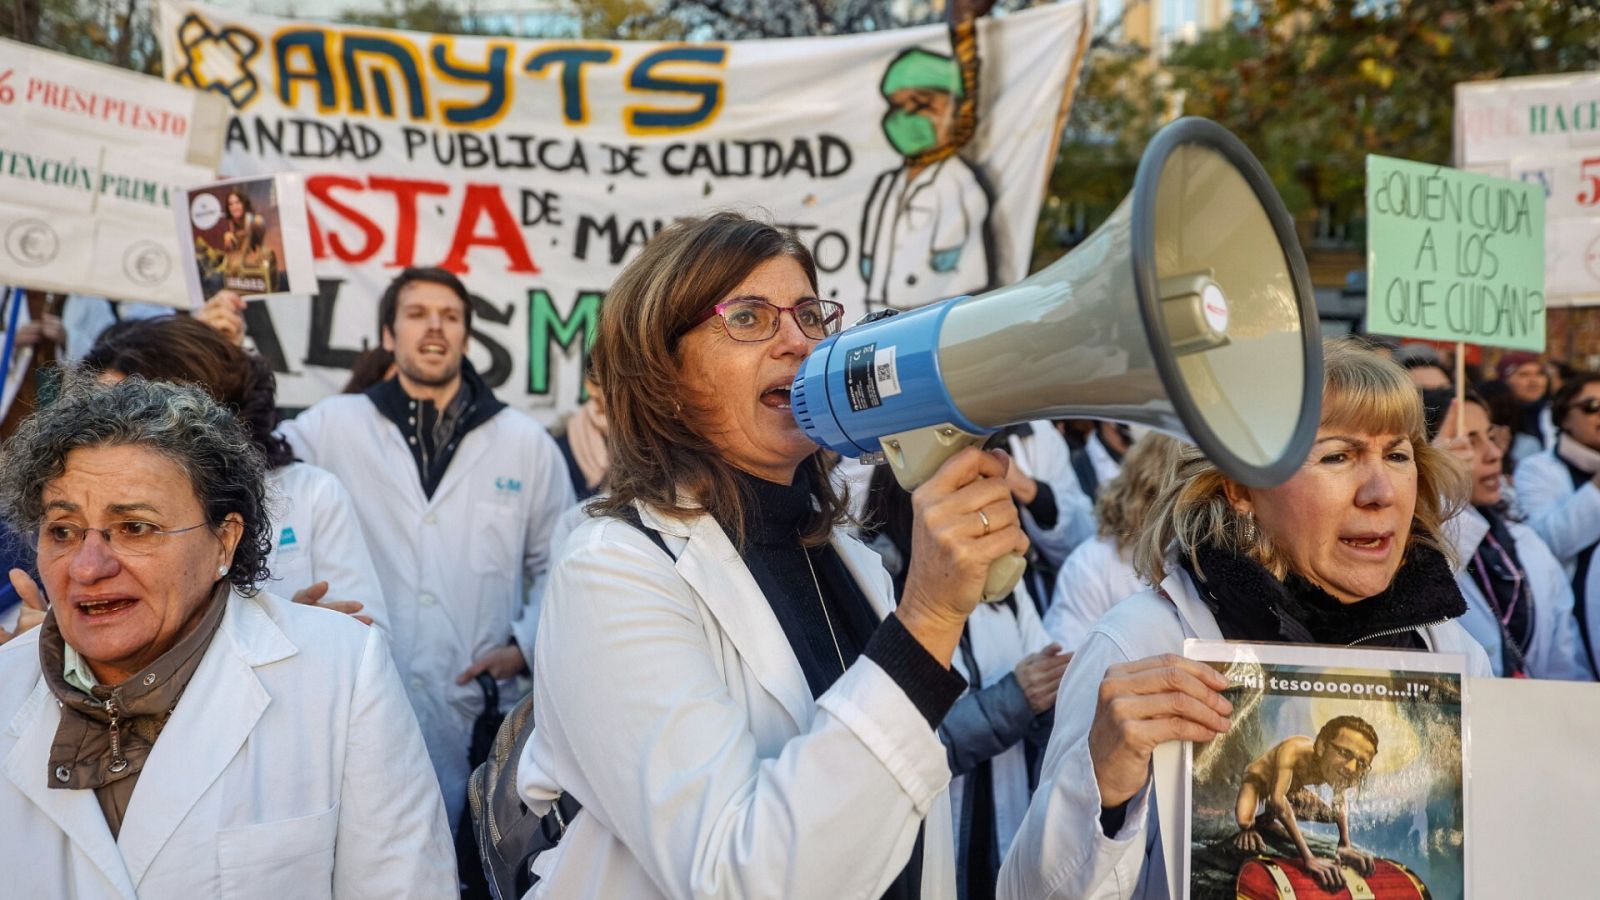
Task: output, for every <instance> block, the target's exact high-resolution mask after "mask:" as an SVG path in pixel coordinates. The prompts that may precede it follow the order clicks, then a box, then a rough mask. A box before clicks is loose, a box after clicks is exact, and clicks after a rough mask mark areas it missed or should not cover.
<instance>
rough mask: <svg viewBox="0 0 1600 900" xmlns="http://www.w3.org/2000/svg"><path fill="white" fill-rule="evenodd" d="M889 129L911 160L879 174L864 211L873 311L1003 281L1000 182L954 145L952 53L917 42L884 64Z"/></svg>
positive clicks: (865, 265) (958, 97)
mask: <svg viewBox="0 0 1600 900" xmlns="http://www.w3.org/2000/svg"><path fill="white" fill-rule="evenodd" d="M881 87H882V92H883V96H884V99H885V100H887V101H888V102H889V112H888V113H887V114H885V115H884V118H883V133H884V137H886V138H888V140H889V143H890V145H892V146H893V147H894V149H895V152H897V153H899V154H900V155H901V156H903V157H905V164H904V165H902V166H900V167H898V168H895V169H890V170H889V171H886V172H883V173H881V174H879V175H878V179H877V181H875V182H873V185H872V192H871V193H870V194H868V196H867V202H866V206H865V207H863V211H862V219H861V277H862V279H863V280H864V281H866V283H867V297H866V301H867V308H868V310H873V309H881V308H883V307H893V308H895V309H910V308H913V307H916V306H921V305H922V304H924V303H931V302H933V301H935V300H939V299H942V298H945V297H956V296H959V295H962V294H976V293H979V292H981V291H986V290H989V289H991V288H993V287H995V286H996V284H997V282H996V276H995V269H994V266H995V249H994V233H993V231H992V229H991V226H990V222H989V210H990V207H991V206H993V202H994V201H993V198H994V190H993V189H992V188H991V187H990V186H989V184H988V182H987V180H986V179H985V178H984V176H983V174H982V173H981V172H980V171H978V170H977V169H975V168H973V166H972V165H971V164H970V163H968V162H967V161H966V160H964V159H962V158H961V157H960V156H959V155H958V154H956V153H955V152H953V151H954V148H950V147H948V144H949V142H950V141H951V136H952V133H953V130H954V127H955V119H956V108H957V106H958V104H959V103H960V102H961V101H962V99H963V97H964V89H963V87H962V85H961V75H960V71H959V69H958V67H957V65H956V61H955V60H953V59H951V58H950V57H948V56H941V55H939V54H937V53H930V52H928V51H927V50H922V49H920V48H914V49H911V50H907V51H906V52H904V53H902V54H900V55H899V56H898V57H896V58H895V60H894V62H892V63H890V64H889V68H888V70H887V71H886V72H884V76H883V84H882V86H881Z"/></svg>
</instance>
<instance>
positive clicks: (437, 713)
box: [283, 269, 574, 826]
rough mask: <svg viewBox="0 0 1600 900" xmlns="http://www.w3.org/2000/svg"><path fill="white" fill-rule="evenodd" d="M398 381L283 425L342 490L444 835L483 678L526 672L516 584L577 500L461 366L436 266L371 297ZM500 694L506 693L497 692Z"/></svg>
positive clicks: (527, 623)
mask: <svg viewBox="0 0 1600 900" xmlns="http://www.w3.org/2000/svg"><path fill="white" fill-rule="evenodd" d="M378 315H379V330H380V333H381V336H382V340H383V346H384V348H385V349H387V350H390V351H391V352H393V353H394V357H395V366H396V369H397V370H398V372H397V374H396V376H395V377H394V378H392V379H389V380H387V381H383V382H380V383H379V384H377V385H375V386H373V387H372V388H370V389H368V390H367V392H366V393H364V394H344V395H340V396H336V397H329V398H327V399H326V400H323V401H321V402H319V403H317V404H316V405H315V406H313V407H311V408H310V409H308V410H306V411H305V412H304V413H302V414H301V415H300V416H299V417H297V418H295V419H293V420H291V421H289V422H286V423H284V425H283V433H284V436H285V437H287V438H288V439H289V442H290V443H291V444H292V445H293V446H294V449H295V452H296V453H297V454H298V455H299V456H300V457H301V458H302V459H304V460H306V461H307V462H310V463H313V464H315V465H318V466H321V467H323V468H325V469H327V470H329V471H331V472H333V473H334V474H335V475H337V476H339V478H340V480H341V481H343V482H344V484H345V486H346V487H347V488H348V489H349V491H350V495H351V497H352V499H353V500H354V502H355V507H356V513H357V515H358V516H359V518H360V520H361V530H362V532H363V533H364V534H365V535H366V539H367V544H368V547H369V548H370V549H371V551H372V559H373V562H374V563H375V564H376V565H377V568H378V577H379V579H380V580H381V581H382V583H383V593H384V596H385V598H386V599H387V601H388V607H389V615H390V618H391V622H392V632H393V647H394V658H395V664H396V665H397V666H398V667H399V669H400V674H401V677H402V679H403V680H404V682H405V686H406V693H407V694H408V695H409V696H410V698H411V705H412V707H413V708H414V709H415V710H416V712H417V719H418V721H419V722H420V723H421V725H422V733H423V737H424V738H425V739H426V741H427V744H428V754H429V756H430V757H432V759H433V765H434V769H435V771H437V773H438V775H439V784H440V787H441V788H443V790H444V796H445V804H446V806H447V808H448V813H449V817H450V822H451V824H452V826H454V825H456V824H457V823H458V822H459V821H460V817H461V811H462V808H463V807H464V805H465V798H466V783H467V776H468V775H469V774H471V773H470V770H469V766H468V761H467V752H468V746H469V743H470V740H471V729H472V722H473V719H474V718H475V717H476V716H477V715H478V714H479V713H480V712H481V711H482V708H483V699H482V698H483V695H482V691H480V689H479V688H478V686H477V685H476V684H475V683H474V682H473V678H474V677H475V676H476V675H477V674H478V673H480V672H487V673H489V674H490V675H492V676H493V677H494V678H495V679H496V680H499V681H507V680H509V679H512V678H514V677H515V676H516V675H517V674H518V673H520V672H522V671H525V670H526V669H527V666H528V660H529V659H530V658H531V656H532V650H533V644H532V639H533V629H534V626H535V620H534V617H533V616H532V615H531V614H530V611H529V609H528V606H527V603H526V591H527V589H528V588H529V587H530V586H531V585H532V584H533V582H534V581H535V579H537V578H538V577H539V576H540V575H541V574H543V572H544V571H545V569H546V568H548V567H549V563H550V560H549V557H548V550H549V547H550V539H551V532H552V530H553V528H554V527H555V524H556V521H557V519H558V517H559V516H560V514H561V511H562V510H564V509H566V508H567V507H568V506H570V505H572V503H573V502H574V501H573V495H572V485H571V484H570V483H569V481H568V479H567V473H566V468H565V466H564V465H563V463H562V461H561V454H560V451H559V450H557V449H556V446H555V442H554V441H552V440H551V439H550V436H549V435H548V434H547V433H546V432H545V430H544V428H543V427H542V426H540V425H539V423H537V422H535V421H533V420H532V419H530V418H528V417H527V416H525V415H523V414H521V413H519V412H517V411H515V410H512V409H510V408H508V407H507V406H506V405H505V404H503V403H501V402H500V401H499V400H497V399H496V398H495V396H494V394H493V392H492V391H491V390H490V388H489V386H488V384H487V383H485V382H484V380H483V379H482V377H480V376H479V375H478V373H477V372H476V371H475V370H474V369H473V368H472V364H471V363H470V362H469V361H467V360H466V358H465V354H466V347H467V340H468V333H469V330H470V328H471V324H472V318H471V316H472V306H471V299H470V297H469V296H468V294H467V291H466V288H465V287H464V286H463V285H462V284H461V282H460V280H458V279H457V278H456V277H455V276H454V275H451V274H450V273H449V272H446V271H444V270H442V269H407V270H405V271H404V272H402V273H401V274H400V275H399V276H398V277H396V279H395V280H394V281H393V282H392V283H391V284H390V285H389V288H388V290H386V291H385V292H384V296H383V299H382V300H381V301H380V303H379V311H378ZM501 693H502V695H504V696H507V697H511V696H515V692H514V691H513V690H512V687H511V686H510V685H503V686H502V689H501Z"/></svg>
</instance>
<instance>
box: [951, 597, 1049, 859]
mask: <svg viewBox="0 0 1600 900" xmlns="http://www.w3.org/2000/svg"><path fill="white" fill-rule="evenodd" d="M1014 605H1015V606H1016V612H1012V610H1011V607H1010V606H1007V605H1005V604H1001V603H985V604H983V605H982V606H980V607H978V608H977V609H976V610H973V613H972V615H971V616H970V617H969V618H968V619H967V634H968V636H969V639H970V641H971V643H972V655H973V657H975V659H976V661H977V663H978V672H979V673H980V674H981V675H982V676H983V683H982V684H981V685H980V684H974V685H972V688H973V689H978V688H986V687H990V686H992V685H994V684H997V683H999V682H1000V681H1003V680H1004V679H1005V677H1006V676H1007V675H1010V674H1011V673H1012V672H1013V671H1014V670H1015V669H1016V668H1017V663H1019V662H1021V661H1022V658H1023V657H1024V656H1027V655H1028V654H1030V653H1037V652H1038V651H1040V650H1042V649H1044V648H1045V646H1046V645H1048V644H1049V643H1050V636H1049V635H1047V634H1045V633H1044V626H1042V625H1041V624H1040V623H1039V614H1038V612H1036V611H1035V610H1034V604H1033V599H1032V598H1031V597H1028V596H1026V594H1025V593H1023V592H1021V591H1019V592H1018V595H1017V597H1016V598H1015V600H1014ZM952 664H953V665H952V667H953V668H954V669H955V670H956V671H957V672H960V673H961V677H962V678H965V679H967V681H968V683H971V682H972V680H973V679H972V673H971V672H969V671H967V662H966V658H965V657H964V656H963V655H962V653H961V652H960V651H957V652H956V655H955V658H954V660H952ZM989 774H990V783H991V784H992V785H993V787H994V829H995V836H996V837H997V838H998V839H999V844H1000V854H1001V856H1004V855H1005V852H1006V850H1007V849H1009V848H1010V846H1011V838H1012V837H1013V836H1014V835H1015V834H1016V833H1017V826H1019V825H1021V824H1022V815H1023V813H1025V812H1027V811H1028V797H1029V795H1030V794H1032V791H1031V790H1030V788H1029V785H1028V754H1027V748H1026V747H1024V746H1023V744H1022V743H1016V744H1013V745H1011V747H1010V748H1009V749H1007V750H1006V751H1005V752H1003V753H1001V754H1000V755H998V756H995V757H993V758H992V759H990V761H989ZM966 780H967V779H966V777H965V776H962V777H959V778H956V779H955V780H953V781H951V782H950V810H951V814H952V819H953V820H954V821H958V822H959V821H960V816H961V804H962V802H963V800H962V793H963V792H964V791H965V790H966Z"/></svg>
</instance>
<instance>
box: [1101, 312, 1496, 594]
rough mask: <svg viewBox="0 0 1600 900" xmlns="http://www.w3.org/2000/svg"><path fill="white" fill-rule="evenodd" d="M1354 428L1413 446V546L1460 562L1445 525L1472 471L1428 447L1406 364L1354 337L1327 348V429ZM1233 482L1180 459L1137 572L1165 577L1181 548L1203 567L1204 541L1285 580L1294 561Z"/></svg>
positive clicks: (1210, 467) (1142, 546)
mask: <svg viewBox="0 0 1600 900" xmlns="http://www.w3.org/2000/svg"><path fill="white" fill-rule="evenodd" d="M1341 426H1345V427H1349V428H1353V429H1355V430H1357V431H1367V432H1372V433H1377V434H1403V435H1405V436H1406V437H1407V438H1408V439H1409V440H1410V441H1411V452H1412V455H1413V459H1414V460H1415V461H1416V466H1417V506H1416V512H1415V513H1414V514H1413V516H1412V521H1411V537H1410V543H1409V544H1408V546H1407V548H1406V549H1407V550H1408V551H1409V550H1410V547H1411V546H1413V545H1420V546H1425V547H1431V548H1433V549H1434V550H1437V551H1439V552H1440V553H1443V554H1444V555H1445V557H1446V558H1447V559H1453V557H1454V555H1455V551H1454V549H1453V548H1452V547H1451V546H1450V543H1449V541H1446V540H1445V539H1444V537H1443V534H1442V529H1443V527H1444V523H1445V521H1446V520H1448V519H1449V518H1450V517H1451V516H1453V515H1455V514H1456V511H1457V510H1459V509H1460V508H1461V506H1462V505H1463V504H1464V503H1466V500H1467V497H1468V495H1469V488H1470V482H1469V479H1468V477H1467V473H1466V469H1465V468H1464V467H1463V466H1462V464H1461V463H1460V462H1459V461H1457V460H1456V458H1455V457H1453V456H1451V455H1450V454H1449V453H1447V452H1445V451H1443V450H1440V449H1438V448H1437V447H1434V446H1433V445H1432V444H1430V443H1428V434H1427V429H1426V425H1425V424H1424V422H1423V418H1422V398H1421V397H1420V396H1419V395H1418V394H1417V387H1416V385H1414V384H1412V382H1411V378H1410V376H1408V375H1406V373H1405V370H1404V369H1402V368H1400V366H1398V365H1396V364H1395V363H1393V362H1391V361H1390V360H1387V359H1384V358H1383V357H1381V356H1379V355H1378V354H1376V353H1373V352H1372V351H1370V350H1367V349H1365V348H1364V347H1362V346H1361V345H1360V344H1358V343H1356V342H1355V341H1353V340H1350V339H1348V338H1345V339H1338V340H1331V341H1326V342H1324V343H1323V345H1322V420H1321V427H1323V428H1339V427H1341ZM1227 484H1228V477H1227V476H1226V475H1223V474H1222V471H1221V470H1220V469H1218V468H1217V467H1216V465H1214V464H1213V463H1212V462H1211V460H1209V459H1206V457H1205V455H1204V454H1202V453H1201V452H1200V450H1199V449H1198V448H1195V447H1185V448H1184V449H1183V450H1182V451H1181V452H1180V453H1179V454H1178V464H1177V466H1176V467H1175V468H1174V469H1173V471H1172V473H1171V475H1170V476H1169V477H1168V478H1167V480H1166V482H1165V483H1164V484H1163V486H1162V489H1161V495H1160V497H1158V498H1157V500H1156V502H1155V505H1154V506H1152V507H1151V509H1150V512H1149V516H1148V520H1147V521H1146V523H1145V528H1144V531H1143V532H1142V533H1141V534H1140V535H1139V541H1138V543H1137V544H1136V545H1135V547H1134V552H1133V567H1134V569H1135V570H1136V571H1138V573H1139V574H1140V575H1141V576H1142V577H1144V578H1145V579H1146V580H1148V581H1149V582H1150V583H1151V584H1160V583H1161V580H1162V579H1163V578H1165V577H1166V556H1167V551H1168V549H1169V548H1171V547H1172V545H1173V544H1174V543H1176V544H1177V550H1178V552H1180V553H1186V554H1188V556H1189V561H1190V562H1191V563H1192V564H1193V565H1194V566H1195V567H1196V568H1197V569H1198V567H1199V562H1198V560H1197V559H1196V551H1197V550H1198V548H1199V547H1200V546H1201V545H1202V544H1209V545H1211V546H1213V547H1216V548H1218V549H1219V550H1223V551H1225V552H1231V553H1236V554H1243V555H1247V556H1249V557H1250V558H1252V559H1254V560H1255V561H1256V562H1258V563H1260V564H1261V565H1262V566H1264V567H1266V569H1267V570H1268V571H1270V572H1272V573H1273V574H1274V575H1277V576H1278V577H1280V578H1281V577H1283V576H1284V575H1285V574H1286V573H1287V564H1286V563H1285V562H1284V561H1283V559H1282V558H1281V555H1280V554H1279V553H1278V552H1277V550H1276V548H1274V547H1273V545H1272V540H1271V536H1270V535H1267V534H1264V533H1262V532H1261V531H1260V530H1259V529H1256V528H1254V527H1252V526H1250V525H1248V524H1247V522H1246V520H1245V518H1244V517H1243V516H1241V515H1239V513H1238V511H1236V510H1235V509H1234V508H1233V504H1231V503H1229V502H1228V498H1227V495H1226V493H1225V489H1226V486H1227Z"/></svg>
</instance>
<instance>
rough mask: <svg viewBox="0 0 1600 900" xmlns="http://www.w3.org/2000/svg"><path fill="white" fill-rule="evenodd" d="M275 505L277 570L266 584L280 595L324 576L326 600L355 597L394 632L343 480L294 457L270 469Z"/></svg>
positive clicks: (273, 560) (272, 560) (272, 559)
mask: <svg viewBox="0 0 1600 900" xmlns="http://www.w3.org/2000/svg"><path fill="white" fill-rule="evenodd" d="M267 488H268V490H269V491H270V492H271V494H272V499H273V502H274V503H275V505H274V506H273V508H272V528H271V536H272V553H271V555H269V556H268V557H267V569H268V570H269V571H270V572H271V573H272V575H271V577H270V578H268V580H267V582H266V583H265V584H264V585H262V587H263V588H264V589H266V590H269V591H272V592H273V593H274V594H277V595H279V596H281V597H291V598H292V597H293V596H294V593H295V592H296V591H299V590H303V589H305V588H308V587H310V586H311V585H313V584H316V583H317V582H319V581H326V582H327V583H328V593H327V595H326V597H325V598H324V599H327V600H355V601H358V602H359V603H361V605H362V609H361V613H362V615H366V616H371V617H372V624H373V625H374V626H376V627H377V628H379V629H380V630H382V631H383V633H384V636H385V637H388V636H389V635H390V625H389V612H388V609H387V608H386V606H385V604H384V602H383V587H382V586H381V585H380V584H379V583H378V570H377V569H376V568H374V567H373V565H372V554H371V553H369V552H367V542H366V539H365V538H363V537H362V536H361V523H360V522H358V521H357V520H356V513H355V507H354V504H352V503H351V501H350V495H349V494H348V493H346V492H345V489H344V485H342V484H340V483H339V479H337V478H335V477H334V476H333V474H332V473H331V472H328V471H326V470H324V469H319V468H317V467H316V466H313V465H310V464H309V463H303V462H292V463H289V464H288V465H286V466H279V467H278V468H276V469H273V470H271V471H269V472H268V473H267Z"/></svg>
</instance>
